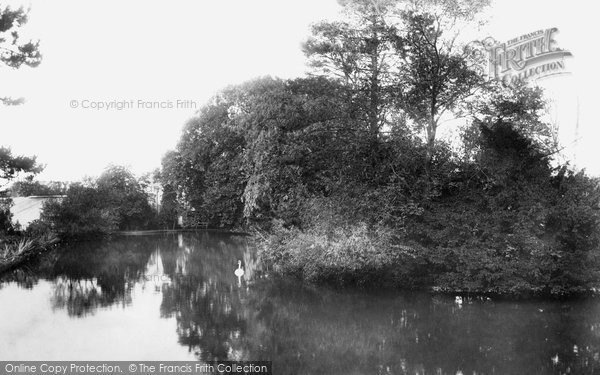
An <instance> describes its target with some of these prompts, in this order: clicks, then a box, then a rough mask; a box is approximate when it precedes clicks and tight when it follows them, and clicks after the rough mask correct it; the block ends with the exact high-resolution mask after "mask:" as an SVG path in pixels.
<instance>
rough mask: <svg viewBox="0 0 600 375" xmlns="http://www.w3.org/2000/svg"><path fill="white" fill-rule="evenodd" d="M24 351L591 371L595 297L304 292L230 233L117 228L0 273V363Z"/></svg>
mask: <svg viewBox="0 0 600 375" xmlns="http://www.w3.org/2000/svg"><path fill="white" fill-rule="evenodd" d="M238 260H241V261H242V264H243V266H244V268H245V274H244V276H243V277H242V278H238V277H236V276H235V274H234V271H235V269H236V268H237V263H238ZM35 359H37V360H102V361H103V360H201V361H206V360H272V361H273V368H274V373H275V374H464V375H466V374H559V373H571V374H594V373H600V302H599V301H594V300H585V301H568V302H560V301H535V302H509V301H492V300H482V299H480V300H470V299H464V300H463V301H462V303H458V302H457V301H456V300H455V298H454V297H452V296H438V295H429V294H426V293H400V292H395V293H389V292H387V293H385V292H380V293H372V292H370V293H366V292H359V291H347V290H346V291H340V290H328V289H323V288H319V289H317V288H311V287H303V286H301V285H299V284H298V283H296V282H294V281H292V280H272V279H270V278H268V277H266V276H265V275H262V276H261V275H260V272H258V270H257V269H256V263H255V254H254V251H253V250H252V248H251V247H250V246H248V244H247V242H246V239H245V238H244V237H240V236H227V235H216V234H206V233H204V234H190V233H186V234H170V235H155V236H132V237H121V238H117V239H113V240H111V241H102V242H93V243H83V244H78V245H75V246H71V247H69V248H65V249H61V250H59V251H56V252H54V253H52V254H49V255H48V256H46V257H44V258H42V259H40V260H39V261H38V262H37V263H36V264H33V265H29V266H28V267H27V268H26V269H23V270H19V271H17V272H13V273H12V274H9V275H5V276H4V277H3V278H1V279H0V360H11V361H15V360H35Z"/></svg>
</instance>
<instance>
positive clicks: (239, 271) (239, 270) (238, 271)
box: [234, 260, 244, 277]
mask: <svg viewBox="0 0 600 375" xmlns="http://www.w3.org/2000/svg"><path fill="white" fill-rule="evenodd" d="M234 273H235V275H236V276H237V277H242V276H244V269H243V268H242V261H241V260H238V268H237V269H236V270H235V272H234Z"/></svg>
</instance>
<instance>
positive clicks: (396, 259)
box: [259, 222, 416, 287]
mask: <svg viewBox="0 0 600 375" xmlns="http://www.w3.org/2000/svg"><path fill="white" fill-rule="evenodd" d="M259 242H260V243H259V249H260V250H259V257H260V259H261V261H262V262H263V263H264V265H265V266H266V267H267V269H269V268H270V269H272V270H273V271H275V272H276V273H278V274H288V275H292V276H295V277H298V278H300V279H303V280H305V281H307V282H310V283H326V282H327V283H333V284H337V285H356V286H363V287H364V286H376V285H381V284H390V285H395V286H398V284H401V283H403V282H406V281H407V280H408V276H409V275H407V272H408V271H409V270H410V269H411V268H414V265H413V263H415V258H416V256H415V251H414V250H413V249H412V248H410V247H408V246H399V245H397V244H395V243H394V240H393V234H392V232H391V231H389V230H385V229H383V228H375V229H371V230H370V229H369V228H367V225H366V224H364V223H359V224H356V225H353V226H347V227H343V228H337V229H335V230H333V231H331V232H328V231H327V230H325V229H322V228H321V229H320V228H312V229H308V230H305V231H300V230H298V229H286V228H284V227H283V226H281V222H276V223H275V224H274V225H273V228H272V232H271V234H270V235H268V236H263V237H262V240H260V241H259ZM409 263H410V265H409ZM403 286H405V287H406V286H408V287H412V286H413V285H406V284H404V285H403Z"/></svg>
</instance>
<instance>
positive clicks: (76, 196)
mask: <svg viewBox="0 0 600 375" xmlns="http://www.w3.org/2000/svg"><path fill="white" fill-rule="evenodd" d="M36 225H47V226H49V227H50V228H51V229H52V230H53V231H55V232H57V233H59V234H60V235H61V236H63V237H81V236H93V235H103V234H107V233H111V232H115V231H119V230H139V229H147V228H152V227H155V226H156V213H155V211H154V210H153V209H152V207H151V206H150V204H149V203H148V196H147V194H146V192H145V191H144V190H143V189H142V187H141V186H140V183H139V181H138V180H137V179H136V178H135V176H133V174H132V173H131V172H130V171H129V170H127V169H126V168H123V167H120V166H110V167H108V168H107V169H106V170H105V172H104V173H103V174H102V175H101V176H100V177H99V178H98V179H97V180H93V181H88V182H86V183H77V184H72V185H71V186H70V187H69V189H68V190H67V192H66V196H65V198H64V199H62V200H53V201H49V202H47V203H46V205H45V207H44V209H43V212H42V217H41V223H37V224H36Z"/></svg>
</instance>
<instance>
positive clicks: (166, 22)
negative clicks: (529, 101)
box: [0, 0, 600, 180]
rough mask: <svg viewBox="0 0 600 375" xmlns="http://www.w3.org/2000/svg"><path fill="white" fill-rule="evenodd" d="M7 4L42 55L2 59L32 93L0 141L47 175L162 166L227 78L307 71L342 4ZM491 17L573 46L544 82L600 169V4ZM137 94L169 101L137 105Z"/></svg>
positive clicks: (564, 125)
mask: <svg viewBox="0 0 600 375" xmlns="http://www.w3.org/2000/svg"><path fill="white" fill-rule="evenodd" d="M0 1H1V2H2V4H25V5H26V6H28V5H30V6H31V16H30V22H29V25H28V27H27V35H28V36H31V37H34V38H39V39H40V40H41V45H42V52H43V54H44V60H43V63H42V65H40V67H38V68H36V69H27V68H24V69H21V70H19V71H14V70H8V69H6V68H3V67H0V96H8V95H10V96H14V97H16V96H25V97H26V99H27V103H26V104H25V105H22V106H18V107H1V106H0V145H4V146H10V147H12V149H13V151H14V152H15V153H18V154H35V155H38V159H39V160H40V161H41V162H42V163H45V164H46V165H47V167H46V170H45V171H44V172H43V173H42V175H41V176H40V177H39V179H41V180H78V179H81V178H82V177H83V176H86V175H87V176H96V175H98V174H100V173H101V171H102V169H103V168H104V167H105V166H106V165H107V164H109V163H117V164H124V165H129V166H130V167H132V168H133V170H134V171H135V172H136V173H138V174H139V173H143V172H146V171H150V170H152V169H154V168H156V167H158V166H159V165H160V159H161V157H162V155H163V154H164V153H165V152H166V151H167V150H169V149H171V148H173V147H174V146H175V144H176V142H177V140H178V138H179V136H180V132H181V129H182V126H183V125H184V123H185V121H186V120H187V119H188V118H190V117H191V116H193V114H194V106H193V105H192V103H195V104H196V108H197V107H199V106H200V105H201V104H202V103H203V102H205V101H206V100H207V99H208V98H209V97H210V96H212V95H213V94H214V93H215V92H217V91H218V90H220V89H222V88H224V87H225V86H227V85H229V84H234V83H241V82H243V81H245V80H248V79H251V78H254V77H258V76H264V75H272V76H278V77H282V78H291V77H297V76H300V75H302V74H303V73H304V72H305V71H306V66H305V58H304V56H303V54H302V52H301V50H300V44H301V42H302V41H303V40H305V39H306V38H307V36H308V35H309V25H310V24H311V23H312V22H315V21H318V20H321V19H326V18H333V17H335V15H336V14H337V12H338V11H339V6H338V4H337V1H336V0H228V1H210V2H209V1H196V0H190V1H168V2H167V1H160V2H159V1H148V0H139V1H132V0H129V1H116V0H102V1H80V0H79V1H77V0H70V1H67V0H53V1H47V0H34V1H30V2H23V1H2V0H0ZM490 14H491V16H492V17H491V19H490V22H489V24H488V26H487V27H486V29H485V30H483V31H482V32H481V35H477V36H474V37H477V38H481V39H483V38H484V37H486V36H493V37H494V38H496V39H498V40H502V41H504V40H508V39H511V38H513V37H517V36H519V35H521V34H525V33H529V32H532V31H535V30H538V29H544V28H549V27H558V28H559V29H560V34H559V35H558V36H557V38H556V39H557V41H558V44H559V46H560V47H562V48H566V49H569V50H571V52H573V54H574V58H571V59H569V60H567V69H568V70H569V71H571V72H572V74H571V75H569V76H562V77H554V78H547V79H545V80H543V81H541V82H540V84H541V85H542V86H544V87H545V88H547V89H548V95H549V97H550V98H552V99H553V100H554V102H555V110H554V117H555V118H556V120H557V121H559V123H560V126H561V131H560V133H561V140H562V142H563V143H564V144H565V145H571V146H572V145H573V141H574V139H575V123H576V118H577V116H576V113H577V102H578V101H579V113H580V115H579V124H580V130H579V136H580V140H579V142H578V143H577V150H576V155H577V160H576V162H577V166H578V167H585V168H587V170H588V171H589V172H590V173H592V174H596V175H600V163H598V162H596V161H597V160H599V159H600V158H599V156H600V148H599V147H598V146H597V145H596V138H597V136H598V135H600V132H599V131H598V130H597V126H596V123H595V122H596V118H595V116H594V114H595V113H594V108H595V107H596V106H597V105H598V104H597V103H596V100H595V99H596V98H597V95H596V90H597V88H598V87H600V85H599V84H600V82H599V79H598V76H597V71H596V70H597V69H596V65H597V63H598V58H599V57H600V56H599V55H600V51H599V50H598V48H596V47H595V46H594V45H592V42H593V38H592V35H591V34H590V32H592V33H593V30H595V22H596V10H595V7H594V3H593V2H584V1H583V0H581V1H571V2H568V3H567V2H564V1H548V0H528V1H516V0H502V1H498V0H497V1H496V4H495V5H494V6H493V8H492V9H491V11H490ZM129 100H133V101H134V106H133V108H125V109H123V110H121V111H117V110H96V109H91V108H87V109H86V108H82V105H86V106H89V105H91V104H92V102H96V101H129ZM138 100H142V101H160V102H165V103H169V102H170V103H173V106H174V108H165V109H140V108H137V107H138ZM178 100H180V101H181V102H180V103H181V104H182V105H181V107H180V108H177V101H178ZM74 101H75V102H74ZM84 101H85V104H84ZM73 103H75V105H76V106H77V108H72V107H73V106H75V105H74V104H73ZM185 104H187V105H185ZM567 154H568V155H569V156H572V155H573V154H575V150H574V149H572V147H571V149H569V150H568V151H567Z"/></svg>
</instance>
